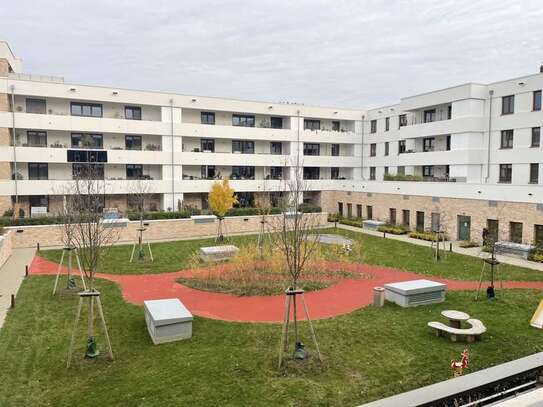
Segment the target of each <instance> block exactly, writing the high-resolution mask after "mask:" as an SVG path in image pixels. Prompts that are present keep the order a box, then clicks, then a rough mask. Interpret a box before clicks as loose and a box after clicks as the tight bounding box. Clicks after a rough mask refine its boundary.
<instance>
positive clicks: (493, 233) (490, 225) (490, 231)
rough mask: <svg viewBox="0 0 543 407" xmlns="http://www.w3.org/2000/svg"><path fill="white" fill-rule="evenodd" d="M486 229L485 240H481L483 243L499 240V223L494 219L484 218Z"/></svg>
mask: <svg viewBox="0 0 543 407" xmlns="http://www.w3.org/2000/svg"><path fill="white" fill-rule="evenodd" d="M486 230H487V236H486V242H483V243H484V244H487V243H489V242H492V243H495V242H497V241H498V240H499V239H498V238H499V223H498V221H497V220H496V219H487V220H486Z"/></svg>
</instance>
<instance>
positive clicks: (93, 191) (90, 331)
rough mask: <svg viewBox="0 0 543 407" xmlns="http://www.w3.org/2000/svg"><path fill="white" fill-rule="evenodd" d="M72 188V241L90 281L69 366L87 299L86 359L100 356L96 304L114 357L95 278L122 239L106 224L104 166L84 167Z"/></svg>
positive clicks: (76, 320)
mask: <svg viewBox="0 0 543 407" xmlns="http://www.w3.org/2000/svg"><path fill="white" fill-rule="evenodd" d="M71 185H72V193H71V194H70V196H69V199H68V203H67V205H68V211H69V212H70V217H71V220H72V225H73V227H72V228H71V232H70V233H71V242H72V244H73V245H74V246H75V248H76V249H77V252H78V254H79V256H80V259H81V266H82V269H83V272H84V274H85V278H86V280H87V290H85V291H84V292H81V293H79V295H80V298H79V304H78V309H77V313H76V319H75V323H74V328H73V332H72V339H71V342H70V349H69V353H68V363H67V365H68V366H69V365H70V362H71V355H72V349H73V341H74V336H75V331H76V329H77V324H78V320H79V316H80V312H81V306H82V302H83V299H84V298H86V299H87V300H88V321H87V350H86V353H85V356H87V357H95V356H97V355H98V354H99V351H98V350H97V347H96V341H95V338H94V305H95V304H96V305H97V307H98V313H99V316H100V318H101V320H102V323H103V328H104V333H105V336H106V340H107V343H108V347H109V356H110V358H113V353H112V350H111V344H110V341H109V334H108V331H107V327H106V324H105V319H104V315H103V311H102V304H101V301H100V293H99V292H98V291H97V290H96V288H95V275H96V272H97V269H98V264H99V262H100V259H101V258H102V256H103V254H104V251H105V249H106V248H107V247H108V246H110V245H111V244H113V243H114V242H115V241H116V240H117V239H118V232H117V230H118V229H116V228H114V227H111V226H110V225H108V224H106V223H105V222H103V218H102V216H103V208H104V203H105V190H106V184H105V181H104V179H103V171H100V167H98V165H97V164H87V165H85V166H82V167H81V168H80V171H79V172H78V173H77V174H75V177H74V181H73V182H72V184H71Z"/></svg>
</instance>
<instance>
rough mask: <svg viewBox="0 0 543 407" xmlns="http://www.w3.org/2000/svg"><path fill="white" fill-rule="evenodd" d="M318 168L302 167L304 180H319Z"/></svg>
mask: <svg viewBox="0 0 543 407" xmlns="http://www.w3.org/2000/svg"><path fill="white" fill-rule="evenodd" d="M319 178H320V168H319V167H304V179H319Z"/></svg>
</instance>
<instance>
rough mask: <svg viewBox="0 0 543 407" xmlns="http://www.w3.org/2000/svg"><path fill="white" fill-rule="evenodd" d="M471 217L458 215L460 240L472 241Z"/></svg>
mask: <svg viewBox="0 0 543 407" xmlns="http://www.w3.org/2000/svg"><path fill="white" fill-rule="evenodd" d="M470 229H471V217H469V216H463V215H458V240H470Z"/></svg>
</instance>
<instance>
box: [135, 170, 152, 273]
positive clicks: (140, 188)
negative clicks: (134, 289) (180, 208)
mask: <svg viewBox="0 0 543 407" xmlns="http://www.w3.org/2000/svg"><path fill="white" fill-rule="evenodd" d="M151 191H152V187H151V184H150V183H149V182H148V181H146V180H145V179H143V178H138V179H137V180H135V181H134V182H133V184H132V187H131V191H130V197H131V199H132V203H133V207H134V208H135V209H136V211H137V213H138V218H139V222H140V225H139V227H138V229H137V232H138V235H137V238H136V241H135V242H134V245H133V247H132V253H131V255H130V262H132V260H133V259H134V251H135V249H136V246H137V248H138V252H137V259H138V260H144V259H145V243H144V241H143V232H145V231H146V230H147V228H146V227H145V225H144V223H143V218H144V215H145V207H146V204H147V201H148V199H149V194H150V193H151ZM147 247H148V250H149V257H150V259H151V261H153V252H152V251H151V245H150V244H149V242H147Z"/></svg>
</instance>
